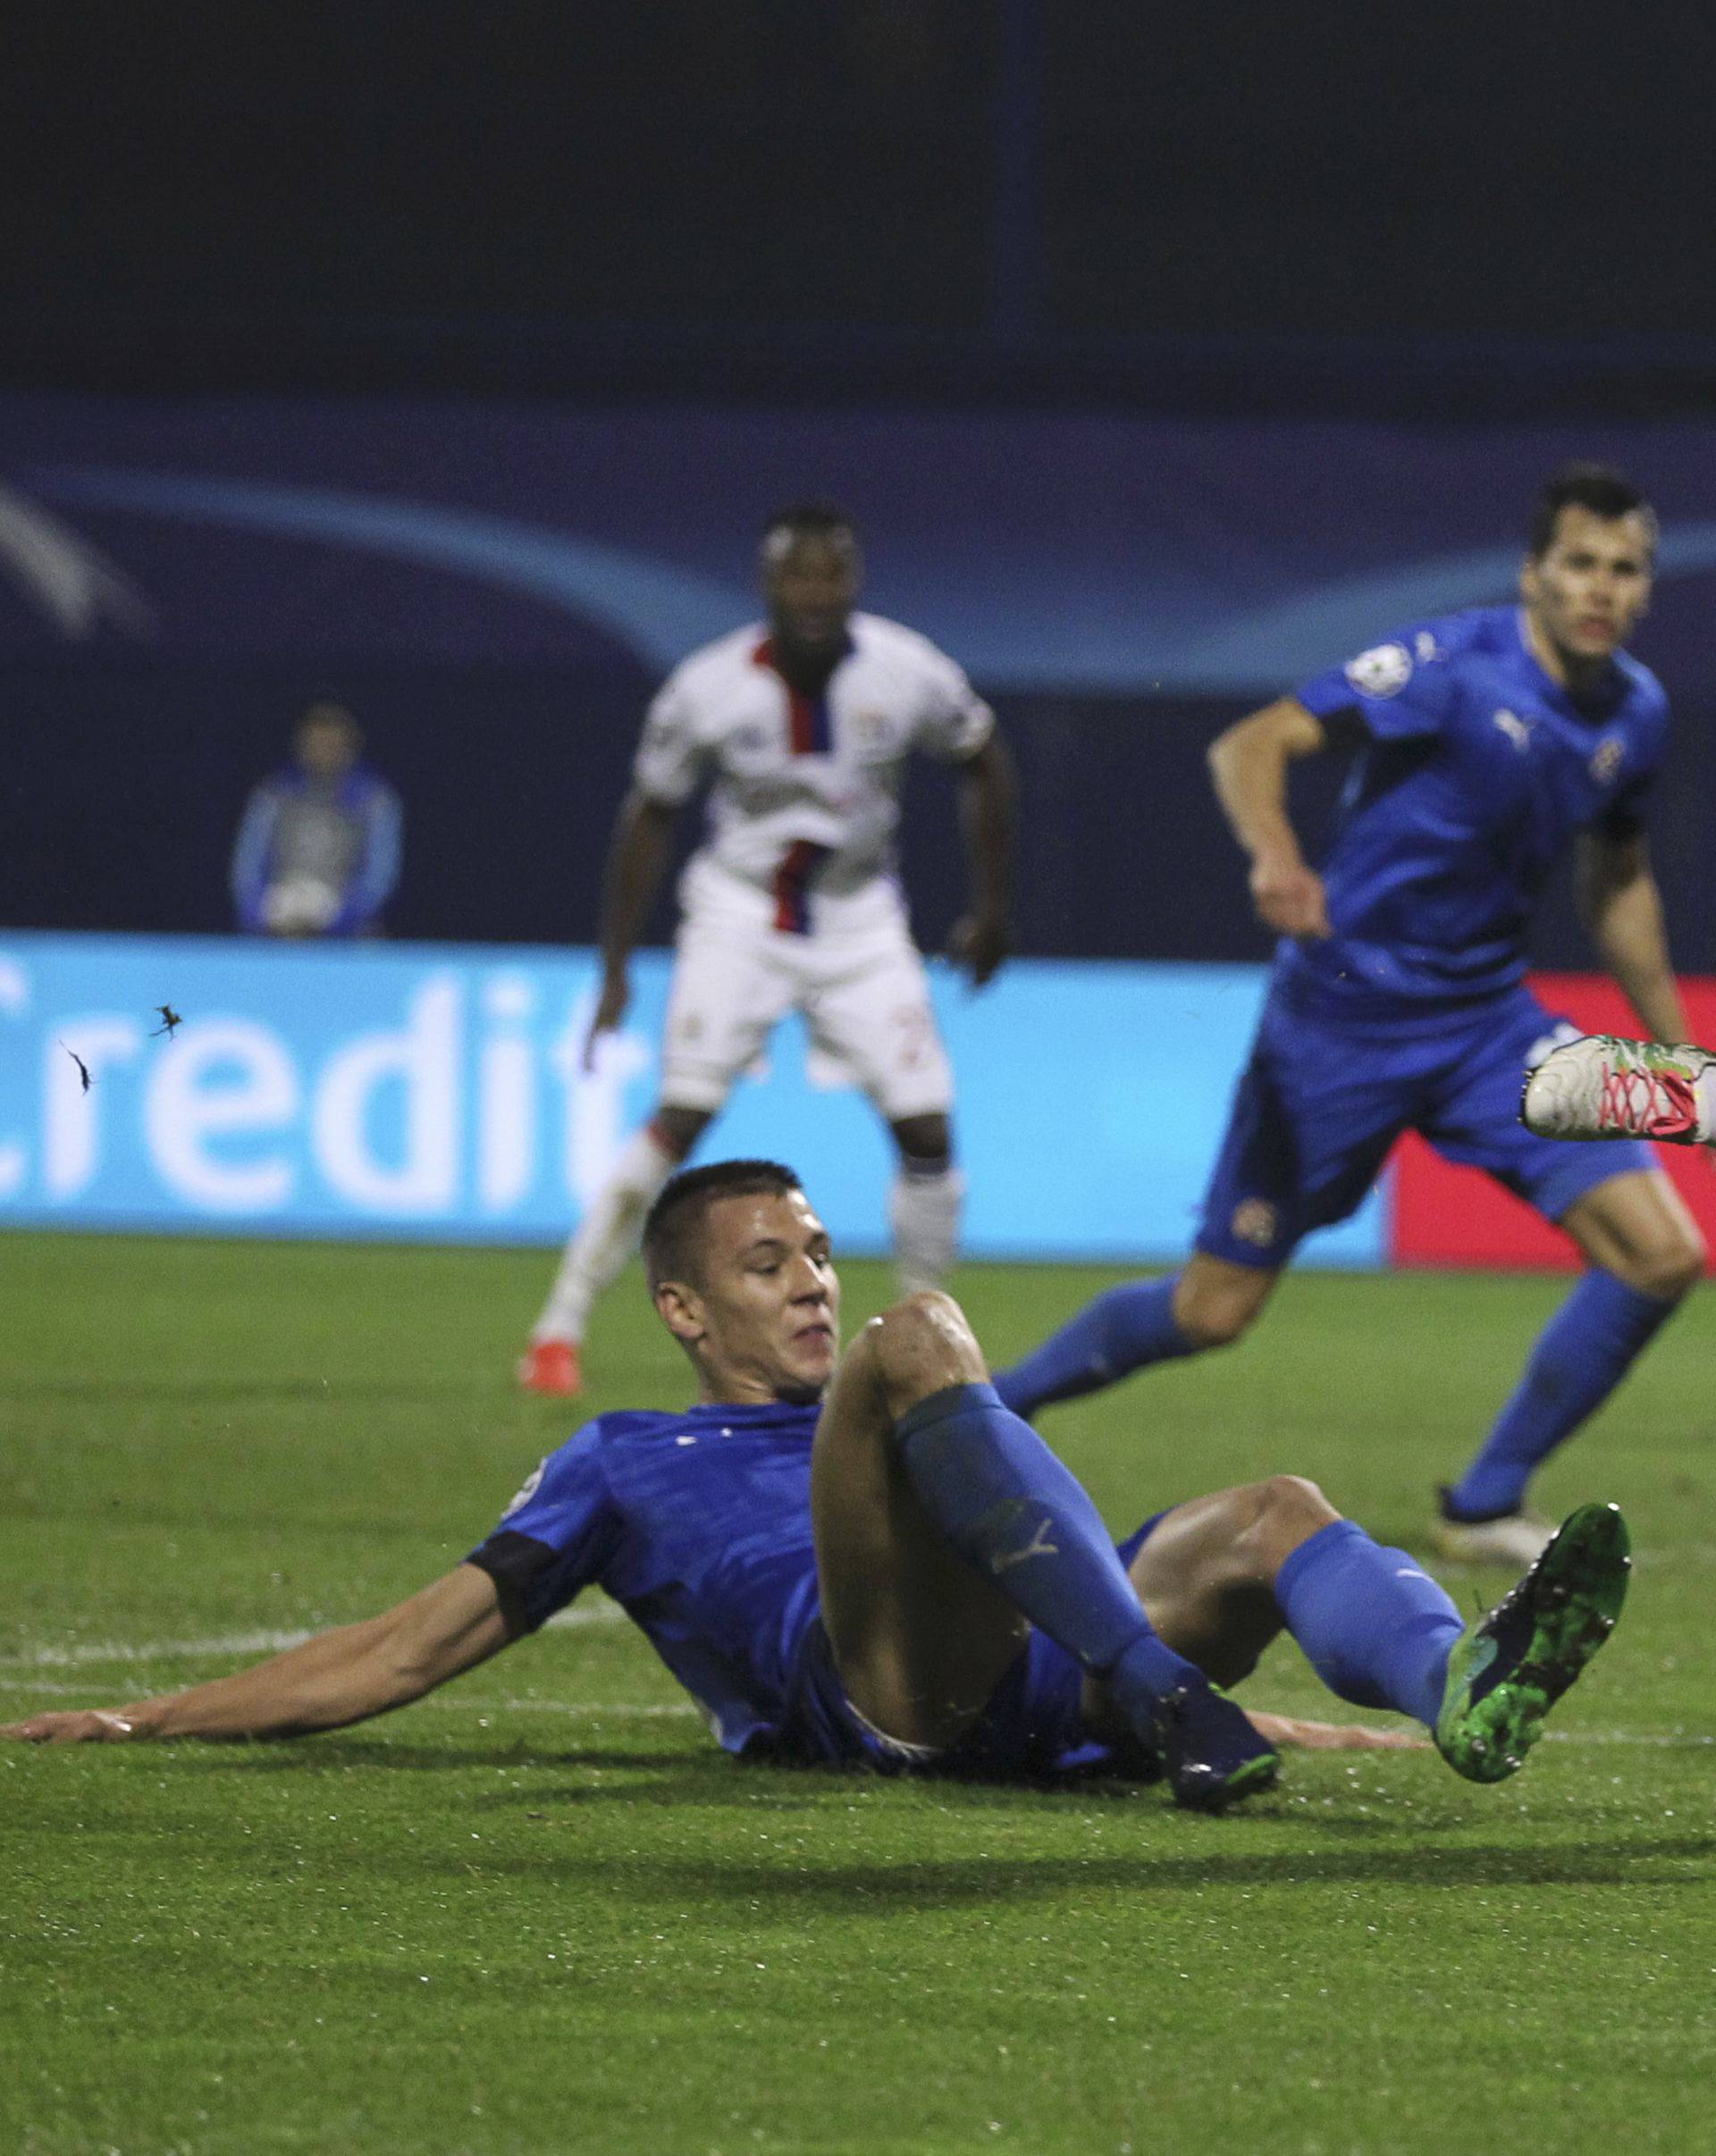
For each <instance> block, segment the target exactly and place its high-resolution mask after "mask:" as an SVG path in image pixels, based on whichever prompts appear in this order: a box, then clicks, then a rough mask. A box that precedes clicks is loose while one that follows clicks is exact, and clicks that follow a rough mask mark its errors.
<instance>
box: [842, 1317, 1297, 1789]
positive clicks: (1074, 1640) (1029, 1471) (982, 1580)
mask: <svg viewBox="0 0 1716 2156" xmlns="http://www.w3.org/2000/svg"><path fill="white" fill-rule="evenodd" d="M811 1497H812V1521H813V1524H814V1529H815V1535H816V1550H817V1571H818V1575H819V1579H820V1586H821V1594H822V1615H823V1623H824V1624H825V1626H826V1628H827V1631H828V1634H829V1642H830V1645H831V1648H832V1650H833V1655H834V1660H835V1665H836V1667H837V1671H838V1673H839V1675H840V1678H841V1681H842V1683H843V1684H844V1686H845V1690H846V1694H847V1697H848V1699H849V1700H850V1701H851V1703H852V1705H853V1706H854V1707H855V1708H856V1709H857V1710H858V1713H859V1714H860V1715H861V1716H862V1717H863V1719H864V1720H865V1721H866V1722H867V1723H869V1724H871V1725H872V1726H873V1727H874V1728H875V1729H877V1730H879V1731H880V1732H884V1733H885V1735H886V1737H887V1738H889V1739H892V1740H894V1741H896V1742H898V1743H901V1744H904V1745H907V1746H913V1747H923V1748H929V1749H931V1750H940V1749H946V1748H947V1747H949V1746H951V1745H954V1744H956V1743H957V1742H958V1741H959V1740H960V1739H961V1738H962V1737H963V1736H964V1735H965V1734H966V1733H967V1732H969V1731H970V1730H971V1729H972V1727H973V1725H974V1724H976V1722H977V1720H978V1718H979V1716H980V1714H981V1712H982V1710H983V1708H984V1707H985V1705H986V1704H987V1702H988V1699H989V1697H990V1695H991V1693H992V1692H993V1691H994V1690H995V1688H996V1686H997V1683H998V1682H999V1681H1000V1679H1001V1677H1002V1676H1003V1675H1004V1674H1005V1672H1006V1671H1007V1669H1008V1668H1009V1667H1010V1666H1011V1665H1012V1664H1013V1662H1014V1660H1015V1659H1016V1658H1017V1657H1018V1656H1019V1654H1020V1653H1021V1652H1022V1649H1023V1647H1024V1643H1025V1640H1026V1636H1027V1632H1028V1627H1029V1625H1030V1624H1035V1625H1036V1626H1038V1627H1039V1630H1040V1631H1042V1632H1045V1633H1046V1634H1047V1636H1048V1638H1049V1639H1051V1640H1054V1641H1055V1642H1056V1644H1057V1645H1058V1646H1060V1647H1061V1648H1064V1650H1065V1651H1066V1652H1067V1653H1068V1654H1070V1655H1072V1656H1073V1657H1075V1658H1076V1659H1077V1661H1078V1662H1079V1663H1080V1664H1081V1665H1082V1666H1083V1668H1084V1669H1085V1670H1086V1671H1087V1672H1088V1673H1089V1674H1091V1675H1093V1676H1097V1677H1099V1678H1101V1679H1102V1680H1103V1681H1104V1682H1105V1683H1106V1687H1107V1690H1108V1694H1109V1697H1110V1699H1112V1701H1113V1704H1114V1707H1115V1712H1116V1713H1117V1714H1118V1715H1119V1716H1121V1718H1122V1719H1123V1722H1124V1723H1125V1724H1126V1726H1127V1727H1128V1728H1129V1729H1130V1730H1131V1732H1133V1734H1134V1735H1135V1736H1136V1737H1138V1738H1139V1739H1140V1741H1142V1742H1143V1743H1144V1744H1145V1745H1146V1746H1147V1747H1148V1749H1151V1750H1152V1751H1154V1752H1156V1753H1157V1754H1158V1756H1161V1757H1163V1758H1164V1759H1165V1765H1166V1766H1167V1768H1168V1772H1169V1774H1170V1778H1171V1780H1172V1782H1173V1788H1174V1793H1175V1795H1176V1796H1177V1797H1178V1798H1179V1799H1180V1800H1181V1801H1182V1802H1184V1803H1190V1804H1195V1805H1200V1806H1205V1807H1207V1808H1219V1807H1220V1806H1221V1805H1223V1804H1225V1803H1228V1802H1231V1801H1232V1800H1233V1799H1235V1798H1237V1797H1239V1796H1242V1795H1244V1794H1246V1793H1248V1792H1249V1791H1250V1790H1251V1789H1253V1788H1258V1787H1262V1786H1264V1785H1265V1784H1266V1783H1267V1782H1268V1781H1269V1780H1271V1779H1273V1776H1274V1767H1275V1755H1274V1752H1273V1751H1272V1750H1271V1749H1270V1748H1269V1747H1268V1746H1267V1745H1266V1744H1265V1743H1264V1741H1262V1739H1260V1738H1259V1737H1258V1735H1257V1733H1256V1732H1255V1731H1254V1730H1253V1729H1252V1728H1251V1725H1250V1724H1249V1722H1248V1721H1247V1720H1246V1718H1245V1716H1243V1715H1242V1714H1241V1712H1240V1710H1239V1709H1238V1708H1237V1707H1233V1706H1232V1703H1231V1702H1229V1701H1228V1700H1226V1699H1224V1698H1223V1697H1222V1696H1221V1695H1220V1694H1218V1693H1216V1692H1215V1691H1213V1690H1211V1689H1210V1688H1209V1686H1208V1684H1207V1682H1206V1681H1205V1679H1204V1677H1203V1676H1202V1674H1201V1673H1200V1672H1199V1670H1198V1669H1197V1668H1196V1667H1195V1666H1194V1665H1192V1664H1191V1663H1190V1662H1189V1661H1187V1660H1186V1659H1185V1658H1184V1657H1182V1656H1180V1655H1178V1654H1176V1653H1174V1652H1173V1649H1172V1648H1169V1647H1167V1646H1165V1644H1164V1642H1163V1641H1162V1640H1160V1639H1159V1638H1158V1637H1157V1633H1156V1632H1155V1630H1154V1628H1153V1627H1152V1626H1151V1624H1150V1623H1149V1620H1148V1617H1147V1616H1146V1615H1145V1613H1144V1610H1143V1607H1142V1606H1141V1605H1140V1601H1139V1599H1138V1596H1137V1594H1136V1592H1135V1590H1134V1589H1133V1587H1132V1585H1131V1581H1130V1580H1129V1578H1128V1576H1127V1573H1126V1571H1125V1568H1124V1567H1123V1565H1122V1564H1121V1562H1120V1559H1119V1557H1118V1556H1117V1555H1116V1553H1115V1547H1114V1544H1113V1542H1112V1540H1111V1539H1109V1536H1108V1533H1107V1531H1106V1528H1105V1527H1104V1525H1103V1522H1102V1519H1101V1516H1100V1514H1098V1512H1097V1509H1096V1507H1095V1506H1094V1505H1093V1504H1092V1503H1091V1501H1090V1499H1089V1497H1088V1496H1087V1495H1086V1494H1085V1492H1084V1490H1083V1489H1081V1487H1080V1485H1079V1483H1078V1482H1077V1481H1076V1480H1075V1479H1074V1478H1073V1475H1072V1474H1071V1473H1070V1472H1068V1471H1067V1469H1066V1468H1065V1467H1064V1466H1063V1465H1062V1464H1061V1463H1060V1461H1059V1460H1057V1459H1056V1457H1055V1456H1054V1454H1053V1453H1052V1452H1050V1451H1049V1449H1048V1448H1047V1446H1045V1445H1044V1444H1043V1442H1042V1440H1041V1439H1039V1437H1038V1436H1037V1434H1036V1432H1035V1431H1034V1430H1031V1429H1030V1426H1029V1425H1028V1424H1026V1423H1024V1422H1021V1421H1020V1420H1019V1418H1018V1417H1017V1416H1015V1415H1014V1414H1010V1413H1009V1412H1008V1411H1007V1410H1006V1409H1005V1407H1003V1406H1002V1405H1001V1403H1000V1401H999V1400H998V1399H997V1397H996V1394H995V1391H994V1389H993V1388H992V1387H991V1386H990V1385H989V1384H988V1381H987V1372H986V1370H985V1366H984V1363H983V1357H982V1355H981V1352H980V1349H979V1347H978V1345H977V1342H976V1340H975V1338H973V1336H972V1331H971V1329H970V1327H969V1326H968V1325H967V1324H966V1322H965V1320H964V1317H963V1313H961V1312H960V1309H959V1307H958V1305H956V1304H955V1303H954V1302H953V1301H952V1300H951V1299H950V1298H949V1297H947V1296H941V1295H935V1294H929V1295H922V1296H913V1298H911V1299H910V1300H909V1301H908V1302H906V1303H904V1304H902V1305H899V1306H897V1307H896V1309H894V1310H892V1311H890V1312H888V1313H887V1314H886V1315H885V1316H883V1317H881V1318H879V1319H877V1320H875V1321H873V1322H872V1323H871V1325H870V1326H868V1327H867V1328H866V1329H865V1330H864V1331H863V1332H862V1334H861V1335H860V1336H859V1338H858V1339H857V1340H856V1341H855V1342H854V1345H853V1346H852V1348H851V1350H850V1351H849V1353H848V1354H847V1355H846V1358H845V1362H844V1363H842V1365H841V1369H840V1373H839V1375H838V1377H837V1380H836V1381H835V1386H834V1388H833V1390H832V1392H831V1393H830V1395H829V1404H828V1405H827V1407H826V1408H825V1409H824V1411H823V1414H822V1418H821V1422H820V1426H819V1428H818V1431H817V1438H816V1449H815V1453H814V1455H813V1457H812V1485H811Z"/></svg>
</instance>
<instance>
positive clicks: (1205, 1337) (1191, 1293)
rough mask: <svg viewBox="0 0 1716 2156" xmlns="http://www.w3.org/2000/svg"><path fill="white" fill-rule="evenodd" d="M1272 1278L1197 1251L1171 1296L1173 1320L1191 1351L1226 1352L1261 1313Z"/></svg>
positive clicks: (1270, 1275)
mask: <svg viewBox="0 0 1716 2156" xmlns="http://www.w3.org/2000/svg"><path fill="white" fill-rule="evenodd" d="M1277 1277H1278V1276H1277V1275H1276V1274H1275V1273H1274V1272H1271V1271H1263V1270H1262V1269H1261V1268H1258V1267H1253V1266H1249V1265H1235V1264H1232V1263H1230V1262H1229V1260H1227V1259H1226V1258H1216V1257H1211V1256H1210V1255H1209V1254H1207V1252H1205V1251H1197V1252H1194V1254H1192V1255H1191V1257H1190V1258H1189V1259H1188V1260H1187V1261H1186V1264H1185V1269H1184V1270H1183V1271H1182V1273H1181V1275H1180V1278H1179V1280H1178V1282H1177V1284H1176V1286H1175V1288H1174V1291H1173V1321H1174V1323H1175V1324H1176V1325H1177V1326H1178V1327H1179V1329H1180V1330H1181V1332H1182V1334H1183V1335H1184V1337H1185V1338H1186V1339H1187V1341H1188V1342H1190V1346H1191V1347H1192V1348H1193V1350H1194V1351H1201V1350H1203V1349H1206V1348H1211V1347H1231V1346H1232V1345H1233V1344H1234V1342H1235V1341H1237V1340H1239V1339H1241V1338H1243V1337H1244V1335H1245V1334H1246V1333H1248V1332H1249V1330H1251V1327H1252V1326H1253V1325H1254V1324H1255V1323H1256V1322H1257V1321H1258V1318H1259V1317H1260V1316H1261V1314H1262V1313H1263V1306H1264V1305H1265V1304H1266V1302H1267V1301H1268V1300H1269V1296H1270V1295H1271V1293H1272V1291H1273V1290H1274V1285H1275V1281H1276V1279H1277Z"/></svg>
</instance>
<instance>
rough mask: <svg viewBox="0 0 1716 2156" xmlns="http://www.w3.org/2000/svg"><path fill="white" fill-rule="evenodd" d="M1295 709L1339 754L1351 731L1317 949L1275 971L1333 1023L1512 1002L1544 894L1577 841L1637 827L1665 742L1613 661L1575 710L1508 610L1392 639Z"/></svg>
mask: <svg viewBox="0 0 1716 2156" xmlns="http://www.w3.org/2000/svg"><path fill="white" fill-rule="evenodd" d="M1298 695H1299V700H1300V702H1301V703H1302V704H1303V705H1304V706H1305V708H1306V709H1307V710H1308V711H1310V712H1312V713H1314V714H1315V716H1316V717H1318V718H1320V719H1323V720H1324V721H1325V722H1333V724H1332V726H1331V731H1332V732H1333V733H1334V734H1335V735H1336V738H1337V740H1338V738H1339V726H1340V722H1341V721H1342V720H1343V719H1346V720H1348V721H1350V722H1352V721H1356V722H1357V725H1358V726H1359V728H1360V729H1362V733H1361V736H1360V738H1361V742H1362V746H1361V748H1360V752H1359V758H1358V760H1357V762H1356V763H1355V765H1354V767H1353V769H1352V772H1351V775H1350V778H1349V780H1348V783H1347V786H1346V790H1345V793H1344V794H1343V796H1342V814H1341V821H1340V826H1339V830H1338V834H1337V835H1336V838H1335V840H1334V843H1333V847H1332V848H1331V850H1330V852H1329V855H1328V859H1327V860H1326V862H1325V865H1324V869H1323V875H1324V880H1325V885H1326V886H1327V891H1328V903H1329V919H1330V922H1331V925H1332V926H1333V931H1334V933H1333V936H1332V937H1330V938H1329V939H1327V940H1316V941H1310V940H1308V941H1305V942H1292V941H1289V942H1284V943H1283V944H1282V946H1281V949H1280V953H1279V956H1278V959H1277V977H1278V979H1279V980H1280V982H1281V984H1282V986H1283V988H1284V989H1285V990H1286V991H1287V993H1288V994H1290V995H1291V996H1292V997H1293V998H1294V999H1295V1000H1296V1001H1298V1002H1300V1003H1301V1004H1308V1005H1311V1006H1314V1007H1315V1006H1321V1007H1324V1008H1326V1009H1330V1010H1333V1011H1340V1010H1355V1011H1360V1010H1362V1011H1390V1010H1393V1011H1401V1010H1402V1009H1403V1008H1404V1009H1406V1010H1410V1009H1413V1008H1420V1009H1421V1008H1425V1007H1426V1006H1429V1007H1432V1008H1434V1006H1435V1005H1437V1004H1439V1003H1447V1002H1460V1001H1464V1000H1468V999H1470V998H1473V997H1476V996H1485V995H1491V994H1499V993H1500V992H1502V991H1503V990H1506V989H1508V988H1510V987H1511V986H1514V984H1516V983H1517V982H1518V979H1519V978H1520V977H1521V975H1522V974H1523V973H1524V971H1525V968H1526V944H1525V939H1526V934H1527V927H1528V924H1529V919H1530V913H1531V907H1532V902H1533V901H1534V899H1535V896H1536V894H1537V892H1538V891H1539V889H1540V888H1541V886H1542V885H1543V883H1544V878H1545V877H1547V876H1548V874H1549V872H1550V870H1551V869H1552V867H1553V866H1554V864H1555V862H1556V861H1557V860H1558V859H1559V858H1560V856H1561V854H1562V853H1564V852H1565V851H1566V850H1567V848H1568V846H1569V843H1571V841H1572V839H1573V837H1574V836H1575V835H1576V834H1577V833H1578V832H1580V831H1583V830H1588V829H1602V830H1606V831H1608V832H1611V833H1613V834H1619V833H1621V832H1623V831H1624V830H1626V829H1627V828H1628V827H1630V826H1632V825H1633V824H1634V823H1635V822H1636V818H1637V815H1638V810H1639V803H1640V800H1641V797H1642V795H1643V794H1644V793H1645V791H1646V790H1647V788H1648V787H1649V785H1650V783H1651V781H1652V779H1653V776H1654V775H1655V772H1656V770H1657V767H1658V765H1659V764H1660V763H1661V758H1662V751H1663V742H1664V736H1665V734H1666V731H1667V726H1668V701H1667V699H1666V697H1665V696H1664V695H1663V692H1662V688H1661V684H1660V683H1659V682H1658V681H1657V679H1656V677H1655V675H1653V674H1652V673H1651V672H1650V671H1649V669H1648V668H1646V667H1642V666H1640V665H1639V664H1638V663H1637V661H1636V659H1630V658H1628V656H1627V655H1626V654H1625V653H1624V652H1623V653H1620V654H1619V655H1618V656H1617V657H1616V659H1615V661H1614V663H1613V665H1612V666H1611V667H1610V669H1609V672H1608V675H1607V678H1606V680H1605V681H1604V683H1603V684H1602V687H1601V688H1600V689H1599V690H1598V691H1597V692H1595V693H1594V695H1592V696H1589V697H1581V698H1579V699H1577V700H1576V699H1575V698H1574V697H1573V696H1571V695H1570V694H1569V692H1568V691H1567V690H1566V689H1564V688H1562V687H1560V685H1559V684H1557V683H1556V682H1554V681H1552V679H1551V678H1550V676H1549V675H1547V674H1546V673H1545V672H1544V669H1543V667H1541V666H1540V665H1539V664H1538V662H1537V660H1536V659H1535V657H1534V656H1533V654H1532V651H1531V649H1530V646H1529V644H1528V643H1527V639H1526V632H1525V621H1524V617H1523V616H1522V615H1521V614H1520V613H1519V612H1518V610H1517V609H1516V608H1511V607H1485V608H1474V609H1473V610H1471V611H1470V612H1468V613H1464V614H1453V615H1450V616H1448V617H1445V618H1443V619H1442V620H1437V621H1431V622H1426V623H1424V624H1422V625H1418V626H1417V627H1414V628H1411V629H1408V630H1405V631H1402V633H1401V634H1400V635H1399V636H1398V637H1395V638H1393V639H1392V640H1391V641H1390V642H1386V643H1382V644H1378V645H1376V646H1375V647H1374V648H1373V649H1372V650H1368V651H1365V652H1361V653H1360V654H1359V657H1358V658H1357V659H1352V660H1351V661H1350V663H1349V664H1348V665H1346V666H1345V667H1333V668H1332V669H1331V670H1330V671H1329V672H1328V673H1326V674H1319V675H1317V676H1316V679H1315V680H1313V681H1310V682H1308V683H1307V684H1305V686H1304V687H1303V688H1302V689H1300V691H1299V692H1298Z"/></svg>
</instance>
